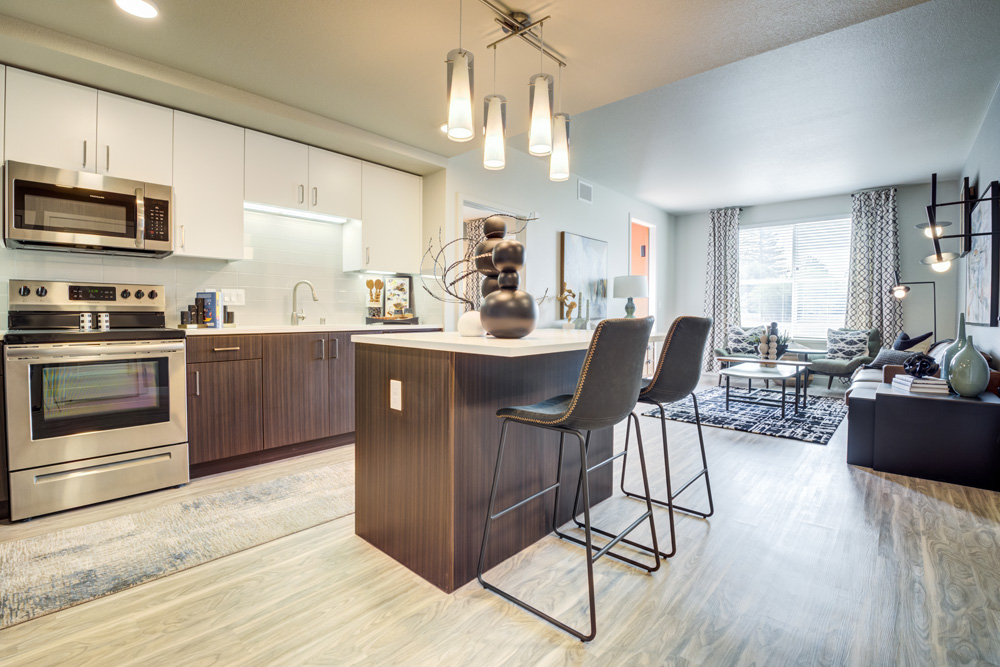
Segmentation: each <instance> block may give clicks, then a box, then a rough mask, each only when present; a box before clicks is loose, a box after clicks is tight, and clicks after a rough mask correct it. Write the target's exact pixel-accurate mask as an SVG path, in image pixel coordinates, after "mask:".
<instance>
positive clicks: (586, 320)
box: [573, 299, 590, 330]
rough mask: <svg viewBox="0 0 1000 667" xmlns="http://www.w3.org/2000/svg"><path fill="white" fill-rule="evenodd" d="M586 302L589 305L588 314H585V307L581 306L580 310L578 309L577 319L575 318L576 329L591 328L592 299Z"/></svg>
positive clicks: (574, 325)
mask: <svg viewBox="0 0 1000 667" xmlns="http://www.w3.org/2000/svg"><path fill="white" fill-rule="evenodd" d="M585 304H586V306H587V316H586V317H584V315H583V308H580V309H579V310H577V311H576V312H577V315H576V319H575V320H573V328H574V329H581V330H586V329H588V328H589V325H590V299H587V301H586V302H585Z"/></svg>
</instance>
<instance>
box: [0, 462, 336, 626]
mask: <svg viewBox="0 0 1000 667" xmlns="http://www.w3.org/2000/svg"><path fill="white" fill-rule="evenodd" d="M353 512H354V462H353V461H349V462H345V463H338V464H335V465H330V466H323V467H320V468H316V469H314V470H308V471H305V472H300V473H296V474H293V475H288V476H285V477H279V478H277V479H273V480H269V481H265V482H259V483H256V484H251V485H248V486H244V487H240V488H236V489H230V490H227V491H221V492H218V493H214V494H211V495H206V496H201V497H198V498H192V499H188V500H184V501H180V502H176V503H171V504H168V505H164V506H162V507H155V508H151V509H147V510H143V511H141V512H136V513H134V514H127V515H125V516H120V517H115V518H112V519H106V520H103V521H97V522H95V523H91V524H87V525H83V526H76V527H73V528H67V529H64V530H57V531H53V532H51V533H46V534H44V535H37V536H34V537H29V538H25V539H21V540H13V541H10V542H3V543H0V629H2V628H6V627H9V626H11V625H15V624H17V623H23V622H24V621H27V620H30V619H32V618H36V617H38V616H43V615H45V614H50V613H52V612H55V611H59V610H60V609H65V608H67V607H72V606H74V605H77V604H80V603H83V602H87V601H89V600H94V599H96V598H99V597H103V596H105V595H110V594H112V593H117V592H119V591H123V590H125V589H128V588H132V587H133V586H137V585H139V584H142V583H145V582H148V581H153V580H154V579H159V578H161V577H165V576H167V575H169V574H173V573H175V572H180V571H181V570H185V569H188V568H190V567H194V566H196V565H200V564H202V563H207V562H209V561H212V560H215V559H217V558H222V557H223V556H228V555H230V554H234V553H237V552H239V551H243V550H245V549H249V548H251V547H255V546H258V545H260V544H264V543H265V542H270V541H272V540H276V539H278V538H280V537H284V536H286V535H291V534H292V533H297V532H299V531H302V530H305V529H307V528H312V527H314V526H318V525H320V524H322V523H326V522H328V521H333V520H334V519H338V518H340V517H343V516H347V515H348V514H351V513H353Z"/></svg>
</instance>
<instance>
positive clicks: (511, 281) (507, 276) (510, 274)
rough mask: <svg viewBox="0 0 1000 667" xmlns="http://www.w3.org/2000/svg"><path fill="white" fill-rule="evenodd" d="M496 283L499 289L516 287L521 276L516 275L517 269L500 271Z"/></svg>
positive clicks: (519, 282)
mask: <svg viewBox="0 0 1000 667" xmlns="http://www.w3.org/2000/svg"><path fill="white" fill-rule="evenodd" d="M497 284H498V285H500V287H501V289H517V286H518V285H520V284H521V276H519V275H517V271H501V272H500V275H499V276H497Z"/></svg>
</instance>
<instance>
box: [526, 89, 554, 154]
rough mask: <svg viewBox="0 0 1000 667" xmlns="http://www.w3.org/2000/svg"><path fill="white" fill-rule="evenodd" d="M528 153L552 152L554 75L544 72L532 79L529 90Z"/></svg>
mask: <svg viewBox="0 0 1000 667" xmlns="http://www.w3.org/2000/svg"><path fill="white" fill-rule="evenodd" d="M528 109H529V115H530V118H531V120H530V124H529V126H528V152H529V153H531V154H532V155H548V154H549V153H551V152H552V75H551V74H545V73H544V72H542V73H540V74H536V75H535V76H533V77H531V82H530V84H529V88H528Z"/></svg>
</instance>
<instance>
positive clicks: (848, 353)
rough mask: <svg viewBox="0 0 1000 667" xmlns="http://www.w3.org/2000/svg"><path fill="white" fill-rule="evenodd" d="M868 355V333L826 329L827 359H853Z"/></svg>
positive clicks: (860, 330)
mask: <svg viewBox="0 0 1000 667" xmlns="http://www.w3.org/2000/svg"><path fill="white" fill-rule="evenodd" d="M866 354H868V332H867V331H864V330H862V329H827V330H826V357H827V359H853V358H854V357H863V356H865V355H866Z"/></svg>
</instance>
